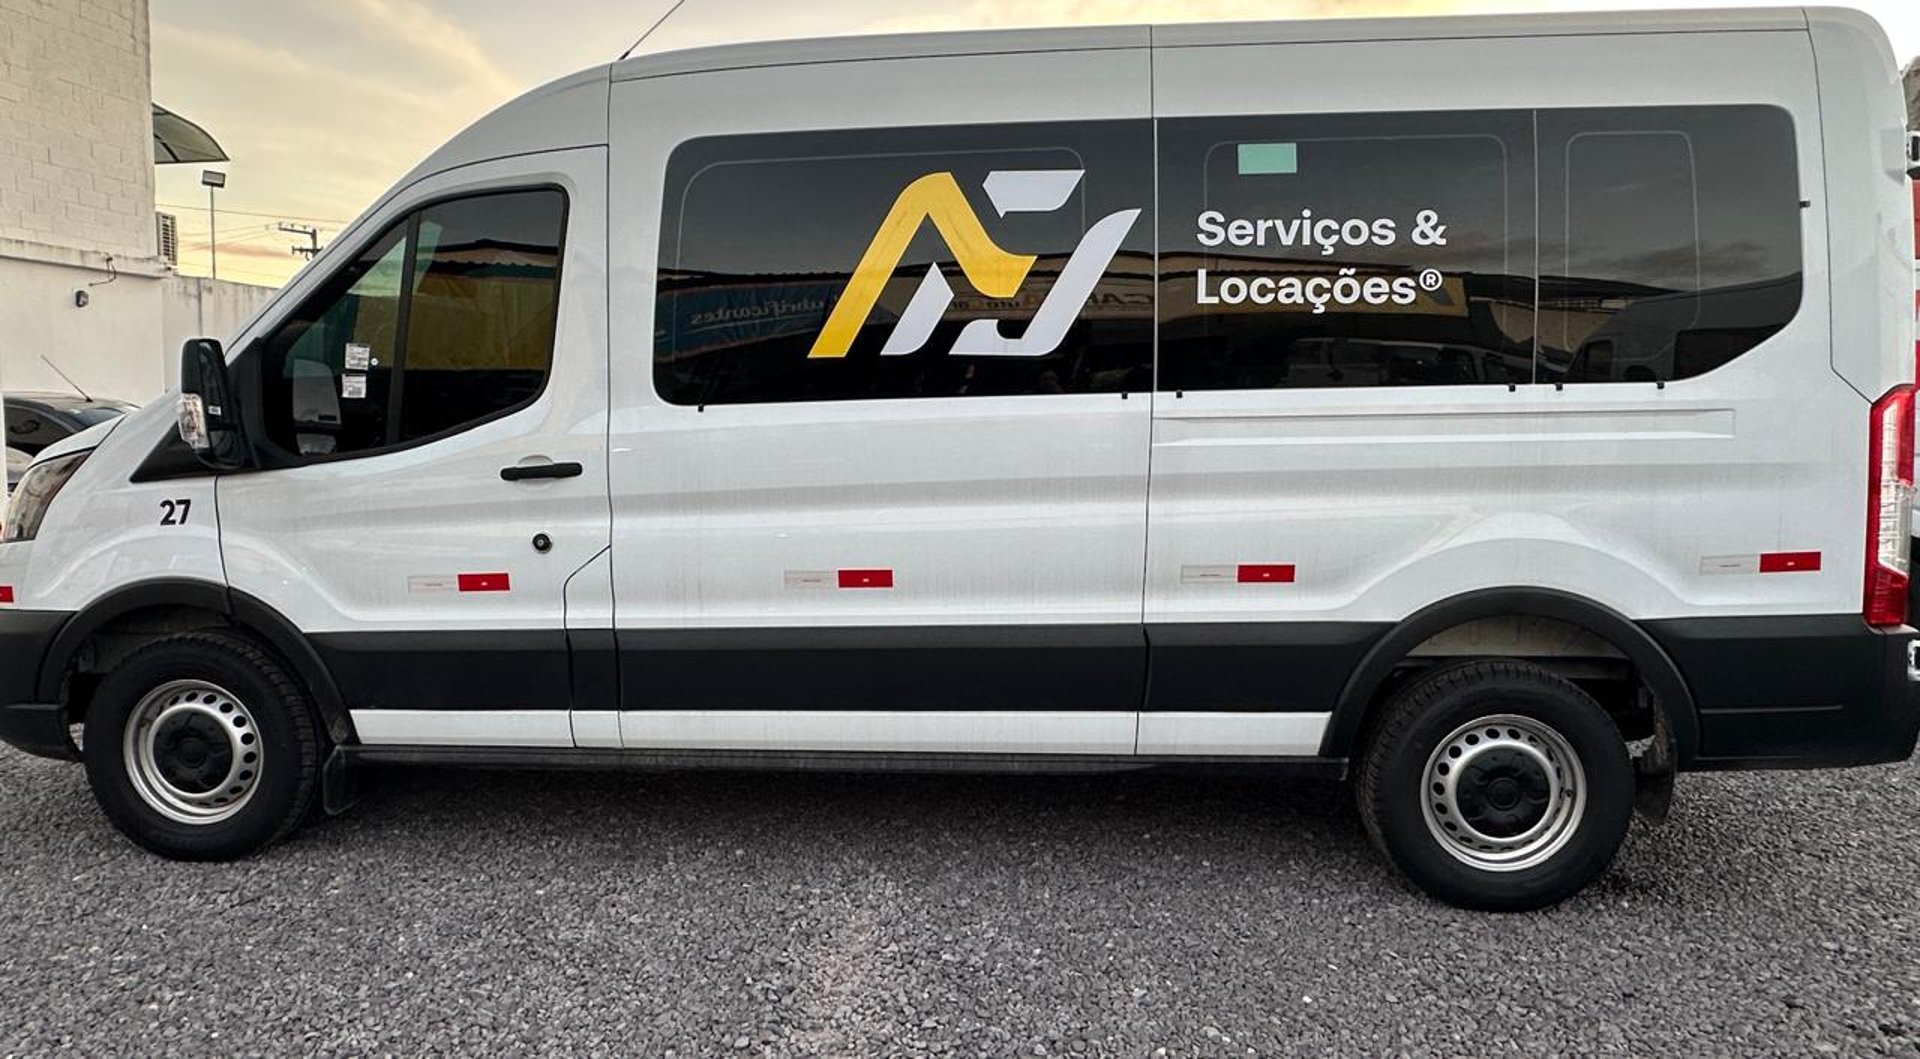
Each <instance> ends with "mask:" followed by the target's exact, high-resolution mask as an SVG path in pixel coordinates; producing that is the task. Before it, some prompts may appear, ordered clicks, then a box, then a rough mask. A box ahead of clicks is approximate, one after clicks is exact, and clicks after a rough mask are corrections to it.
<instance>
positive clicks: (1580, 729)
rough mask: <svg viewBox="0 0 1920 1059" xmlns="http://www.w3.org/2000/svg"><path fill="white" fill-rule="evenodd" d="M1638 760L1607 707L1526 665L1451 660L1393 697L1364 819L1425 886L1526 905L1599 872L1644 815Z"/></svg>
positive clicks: (1563, 893)
mask: <svg viewBox="0 0 1920 1059" xmlns="http://www.w3.org/2000/svg"><path fill="white" fill-rule="evenodd" d="M1633 793H1634V776H1633V765H1632V762H1631V761H1630V760H1629V758H1628V756H1627V749H1626V743H1625V740H1624V739H1623V738H1622V737H1621V735H1620V730H1619V728H1618V727H1617V726H1615V724H1614V723H1613V719H1612V718H1610V717H1608V716H1607V713H1606V711H1605V710H1603V709H1601V708H1600V704H1599V703H1597V702H1595V701H1594V700H1593V698H1592V697H1591V696H1589V695H1588V694H1587V693H1586V692H1584V691H1582V690H1580V689H1579V688H1578V687H1576V686H1574V685H1573V684H1571V683H1569V682H1568V681H1566V680H1563V679H1561V678H1560V677H1557V676H1555V675H1554V674H1552V673H1550V672H1548V671H1546V670H1545V669H1542V668H1540V667H1539V666H1535V665H1530V664H1528V663H1525V662H1512V661H1496V660H1483V661H1474V662H1464V663H1459V664H1456V665H1451V666H1445V667H1442V668H1440V669H1437V670H1435V671H1433V672H1432V673H1429V674H1427V675H1425V676H1423V677H1420V678H1418V679H1417V680H1415V681H1414V682H1413V683H1412V684H1410V685H1409V686H1408V687H1406V688H1404V689H1402V690H1401V691H1400V692H1399V693H1397V694H1396V695H1394V696H1393V698H1392V699H1390V700H1389V701H1388V702H1387V703H1386V704H1385V706H1384V707H1383V709H1382V714H1381V717H1380V721H1379V724H1378V725H1377V726H1376V728H1375V731H1374V736H1373V739H1372V741H1371V742H1370V744H1369V745H1368V747H1367V749H1366V756H1365V758H1364V759H1363V761H1362V763H1361V768H1360V775H1359V785H1358V791H1357V794H1358V797H1359V802H1360V817H1361V820H1362V821H1363V822H1364V823H1365V825H1366V828H1367V832H1368V834H1369V835H1370V836H1371V837H1372V839H1373V841H1374V844H1375V845H1376V846H1378V847H1379V848H1380V849H1381V851H1382V852H1384V853H1385V854H1386V855H1387V858H1388V859H1389V860H1391V861H1392V862H1393V864H1394V866H1395V867H1396V868H1398V869H1399V870H1400V871H1401V872H1402V873H1403V874H1405V875H1406V876H1407V877H1408V878H1409V879H1411V880H1412V881H1413V882H1414V883H1415V884H1416V885H1417V886H1419V887H1420V888H1421V889H1422V890H1425V891H1426V892H1427V893H1429V894H1431V895H1433V896H1435V897H1438V898H1440V899H1441V900H1444V901H1448V902H1450V903H1452V904H1456V905H1460V906H1463V907H1467V908H1478V909H1487V910H1494V911H1523V910H1527V909H1533V908H1541V907H1544V906H1546V905H1550V904H1553V903H1555V902H1557V901H1560V900H1562V899H1564V898H1566V897H1568V896H1569V895H1571V894H1573V893H1574V892H1576V891H1578V890H1579V889H1580V888H1582V887H1584V886H1586V885H1587V884H1588V883H1589V882H1592V881H1593V880H1594V879H1596V878H1598V877H1599V875H1600V874H1601V873H1602V872H1603V871H1605V870H1606V868H1607V865H1608V864H1609V863H1610V862H1611V861H1612V860H1613V856H1614V853H1615V852H1617V851H1618V850H1619V848H1620V843H1621V840H1622V839H1624V838H1625V836H1626V832H1627V825H1628V823H1629V822H1630V820H1631V819H1632V816H1633Z"/></svg>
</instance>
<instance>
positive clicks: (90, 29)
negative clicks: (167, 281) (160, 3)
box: [0, 0, 155, 258]
mask: <svg viewBox="0 0 1920 1059" xmlns="http://www.w3.org/2000/svg"><path fill="white" fill-rule="evenodd" d="M149 33H150V30H149V27H148V22H147V0H0V239H13V240H19V241H22V242H28V243H38V244H43V245H48V246H56V247H70V248H77V249H84V250H89V251H94V252H98V253H108V254H114V255H116V256H118V257H132V258H150V257H152V256H153V255H154V253H155V247H154V220H153V118H152V109H151V105H152V96H151V94H150V92H151V90H150V87H149V86H150V81H151V70H150V63H151V60H150V55H151V51H150V43H151V42H150V38H149Z"/></svg>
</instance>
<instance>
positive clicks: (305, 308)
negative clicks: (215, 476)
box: [260, 224, 407, 456]
mask: <svg viewBox="0 0 1920 1059" xmlns="http://www.w3.org/2000/svg"><path fill="white" fill-rule="evenodd" d="M406 227H407V226H406V225H404V224H403V225H401V226H399V227H396V228H394V229H393V230H391V231H389V232H387V233H386V234H385V235H383V236H381V237H380V238H379V239H377V240H375V241H374V243H373V245H372V246H370V247H368V248H367V249H366V250H365V251H363V252H362V253H361V254H360V256H359V257H357V258H355V259H354V260H353V262H352V263H351V264H349V265H347V266H346V267H345V268H343V269H341V270H340V272H339V274H337V275H336V276H334V277H333V279H332V280H331V281H330V282H329V284H328V285H327V289H325V290H323V291H321V292H320V293H319V294H317V295H316V296H314V297H312V298H310V299H308V300H307V302H306V303H305V304H304V305H302V306H301V307H300V308H299V310H298V311H296V312H295V313H294V314H293V315H292V316H290V317H288V318H287V319H286V320H285V321H283V322H282V323H281V324H280V326H279V327H278V328H276V329H275V330H274V332H273V334H272V335H270V336H269V337H268V338H267V341H266V346H265V348H264V350H263V356H262V360H261V366H260V368H261V370H260V375H261V390H262V397H263V400H262V402H261V408H262V410H263V411H264V413H265V414H264V416H263V418H264V419H265V421H266V426H267V434H268V437H269V438H271V439H272V441H273V443H274V444H276V445H278V446H280V447H281V448H283V449H285V450H287V451H289V452H294V453H298V454H300V455H302V456H326V455H332V454H335V453H348V452H360V451H362V450H365V449H373V448H379V447H381V446H383V445H385V444H387V440H388V430H387V405H388V397H389V396H390V394H391V389H392V382H393V366H394V363H395V362H396V361H397V360H398V359H399V349H400V342H399V335H400V289H401V284H402V283H403V282H404V279H405V275H406V252H407V238H406Z"/></svg>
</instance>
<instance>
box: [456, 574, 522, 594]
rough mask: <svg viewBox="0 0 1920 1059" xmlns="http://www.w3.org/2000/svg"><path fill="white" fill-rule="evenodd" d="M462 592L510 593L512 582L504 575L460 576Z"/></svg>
mask: <svg viewBox="0 0 1920 1059" xmlns="http://www.w3.org/2000/svg"><path fill="white" fill-rule="evenodd" d="M460 591H462V592H511V591H513V586H512V582H511V581H510V580H509V579H508V577H507V575H506V574H503V573H502V574H461V575H460Z"/></svg>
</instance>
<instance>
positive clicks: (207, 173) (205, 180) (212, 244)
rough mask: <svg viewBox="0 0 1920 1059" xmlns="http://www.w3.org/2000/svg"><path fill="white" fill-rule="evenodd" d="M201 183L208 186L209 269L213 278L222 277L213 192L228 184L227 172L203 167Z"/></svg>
mask: <svg viewBox="0 0 1920 1059" xmlns="http://www.w3.org/2000/svg"><path fill="white" fill-rule="evenodd" d="M200 183H202V184H205V185H206V187H207V260H208V262H209V266H208V270H209V271H210V272H212V273H213V276H212V278H213V279H219V278H220V236H219V230H218V229H216V228H215V227H214V221H213V193H214V191H215V190H217V189H219V188H223V187H226V186H227V174H225V173H222V172H220V171H219V170H218V169H202V170H201V171H200Z"/></svg>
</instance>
